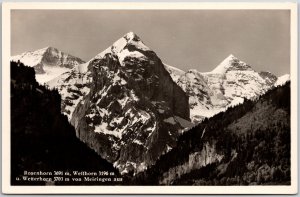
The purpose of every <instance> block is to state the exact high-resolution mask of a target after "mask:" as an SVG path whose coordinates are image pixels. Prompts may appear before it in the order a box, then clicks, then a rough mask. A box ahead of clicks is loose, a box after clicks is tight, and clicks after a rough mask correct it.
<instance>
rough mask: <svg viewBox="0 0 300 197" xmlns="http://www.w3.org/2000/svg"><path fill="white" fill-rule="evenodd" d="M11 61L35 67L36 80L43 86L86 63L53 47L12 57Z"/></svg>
mask: <svg viewBox="0 0 300 197" xmlns="http://www.w3.org/2000/svg"><path fill="white" fill-rule="evenodd" d="M11 60H12V61H15V62H17V61H20V62H22V63H23V64H24V65H26V66H30V67H33V68H34V70H35V73H36V80H37V81H38V82H39V83H41V84H43V83H45V82H48V81H50V80H52V79H54V78H56V77H57V76H59V75H61V74H62V73H64V72H67V71H68V70H70V69H72V68H73V67H75V66H77V65H79V64H82V63H84V61H83V60H81V59H80V58H78V57H74V56H72V55H70V54H67V53H65V52H62V51H60V50H58V49H57V48H54V47H51V46H48V47H45V48H42V49H38V50H36V51H29V52H24V53H22V54H21V55H15V56H12V57H11Z"/></svg>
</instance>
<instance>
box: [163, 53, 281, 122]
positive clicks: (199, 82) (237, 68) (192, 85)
mask: <svg viewBox="0 0 300 197" xmlns="http://www.w3.org/2000/svg"><path fill="white" fill-rule="evenodd" d="M165 66H166V67H167V70H168V71H169V72H170V73H171V76H172V78H173V80H174V81H175V82H176V83H177V84H178V85H179V86H180V87H181V88H182V89H183V90H184V91H185V92H186V94H187V95H188V96H189V105H190V111H191V119H192V121H193V122H198V121H201V120H203V119H204V118H206V117H212V116H213V115H215V114H217V113H219V112H221V111H225V110H226V109H227V108H228V107H230V106H234V105H237V104H239V103H242V102H243V101H244V99H245V98H247V99H253V98H256V97H257V96H259V95H262V94H264V93H265V92H266V91H267V90H269V89H270V88H271V87H273V86H274V83H275V82H276V81H277V77H276V76H275V75H273V74H272V73H270V72H260V73H258V72H256V71H255V70H253V69H252V68H251V66H250V65H248V64H247V63H245V62H242V61H240V60H239V59H237V58H236V57H234V56H233V55H229V56H228V57H227V58H226V59H224V60H223V61H222V62H221V63H220V64H219V65H218V66H217V67H216V68H215V69H214V70H213V71H211V72H206V73H200V72H198V71H197V70H189V71H187V72H184V71H182V72H179V71H178V69H175V68H172V67H170V66H167V65H165Z"/></svg>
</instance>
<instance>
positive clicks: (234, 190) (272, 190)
mask: <svg viewBox="0 0 300 197" xmlns="http://www.w3.org/2000/svg"><path fill="white" fill-rule="evenodd" d="M12 9H13V10H16V9H28V10H34V9H55V10H118V9H121V10H148V9H151V10H172V9H175V10H227V9H232V10H235V9H244V10H245V9H247V10H249V9H253V10H262V9H264V10H276V9H277V10H284V9H288V10H290V11H291V15H290V16H291V26H290V27H291V41H290V42H291V185H290V186H11V185H10V69H9V61H10V59H9V57H10V51H11V50H10V49H11V48H10V47H11V46H10V44H11V43H10V36H11V34H10V30H11V28H10V24H11V23H10V17H11V15H10V11H11V10H12ZM297 35H298V32H297V3H292V2H283V3H278V2H276V3H237V2H230V3H225V2H224V3H223V2H222V3H219V2H217V3H216V2H215V3H204V2H199V3H194V2H191V3H182V2H173V3H159V2H155V3H150V2H147V3H145V2H143V3H142V2H124V3H119V2H114V3H81V2H80V3H77V2H76V3H75V2H64V3H5V2H4V3H3V4H2V43H3V44H2V94H3V97H2V110H3V111H2V112H3V113H2V192H3V193H5V194H296V193H297V192H298V188H297V186H298V177H297V175H298V172H297V167H298V164H297V139H298V138H297V131H298V130H297V129H298V128H297V120H298V119H297V109H298V106H297V101H298V98H297V95H298V94H297V79H298V76H297V73H298V72H297V54H298V53H297V43H298V40H297Z"/></svg>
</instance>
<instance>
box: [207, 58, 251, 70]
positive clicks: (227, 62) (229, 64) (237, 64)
mask: <svg viewBox="0 0 300 197" xmlns="http://www.w3.org/2000/svg"><path fill="white" fill-rule="evenodd" d="M229 70H252V68H251V67H250V66H249V65H248V64H246V63H245V62H243V61H240V60H239V59H238V58H236V57H235V56H234V55H232V54H230V55H229V56H228V57H227V58H225V59H224V60H223V61H222V62H221V63H220V64H219V65H218V66H217V67H216V68H215V69H214V70H212V71H211V73H215V74H225V73H226V72H227V71H229Z"/></svg>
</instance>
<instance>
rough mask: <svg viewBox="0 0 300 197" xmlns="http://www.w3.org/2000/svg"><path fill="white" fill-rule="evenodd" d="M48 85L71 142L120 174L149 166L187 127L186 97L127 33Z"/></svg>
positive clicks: (147, 52) (160, 63)
mask: <svg viewBox="0 0 300 197" xmlns="http://www.w3.org/2000/svg"><path fill="white" fill-rule="evenodd" d="M49 85H50V86H51V87H57V88H58V90H59V91H60V92H61V94H62V97H63V100H64V105H65V111H64V112H65V113H66V114H67V115H68V117H69V119H70V121H71V123H72V125H74V127H75V128H76V133H77V136H78V137H79V138H80V139H81V140H82V141H84V142H85V143H87V144H88V145H89V146H90V147H91V148H92V149H94V150H95V151H96V152H97V153H98V154H100V155H101V156H102V157H104V158H105V159H107V160H108V161H110V162H113V163H114V165H115V166H116V167H117V168H118V169H119V170H120V171H121V172H122V173H131V172H133V173H135V172H137V171H142V170H144V169H145V168H146V167H147V166H148V165H150V164H153V163H154V162H155V160H156V159H157V158H158V157H159V156H160V155H162V154H163V153H165V152H167V151H169V150H170V149H171V148H172V147H174V146H175V145H176V140H177V137H178V136H179V135H180V134H181V130H182V129H184V128H186V127H188V126H191V123H190V122H189V121H188V120H189V105H188V97H187V96H186V94H185V93H184V91H183V90H182V89H181V88H180V87H179V86H178V85H177V84H176V83H174V82H173V80H172V78H171V77H170V75H169V73H168V72H167V71H166V69H165V68H164V65H163V63H162V62H161V60H160V59H159V57H158V56H157V55H156V54H155V53H154V52H153V51H152V50H151V49H149V48H148V47H147V46H145V45H144V43H143V42H142V41H141V40H140V38H139V37H138V36H136V35H135V34H134V33H132V32H130V33H128V34H126V35H125V36H124V37H122V38H121V39H119V40H118V41H116V42H115V43H114V44H113V45H112V46H111V47H109V48H108V49H106V50H105V51H103V52H102V53H100V54H98V55H97V56H96V57H95V58H93V59H92V60H90V61H89V62H87V63H86V64H83V65H80V66H77V67H76V68H75V69H73V70H72V71H71V72H68V73H65V74H64V75H62V76H60V77H58V78H56V79H55V80H52V81H51V82H50V83H49ZM70 109H72V110H70Z"/></svg>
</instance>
